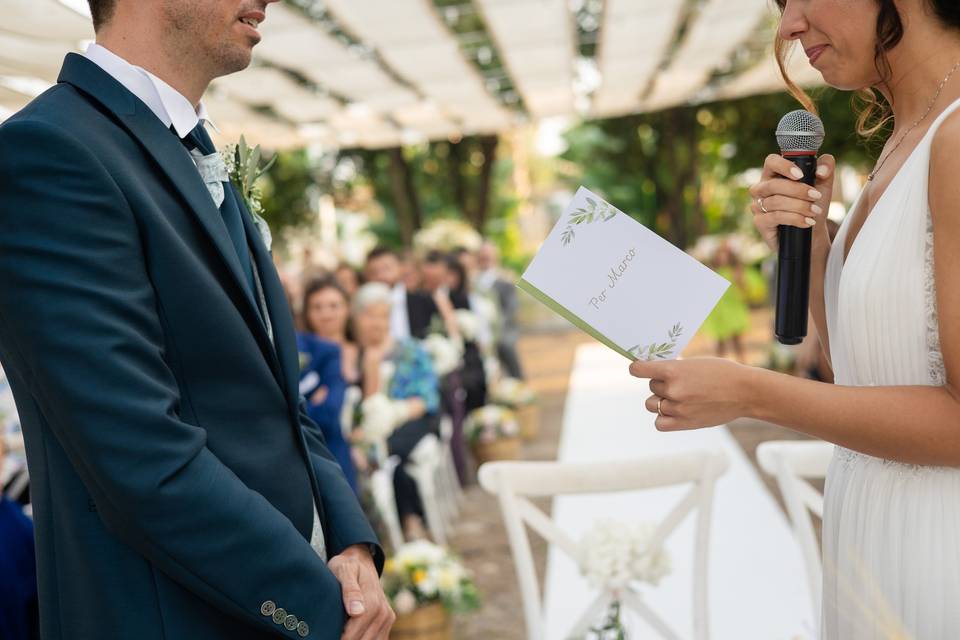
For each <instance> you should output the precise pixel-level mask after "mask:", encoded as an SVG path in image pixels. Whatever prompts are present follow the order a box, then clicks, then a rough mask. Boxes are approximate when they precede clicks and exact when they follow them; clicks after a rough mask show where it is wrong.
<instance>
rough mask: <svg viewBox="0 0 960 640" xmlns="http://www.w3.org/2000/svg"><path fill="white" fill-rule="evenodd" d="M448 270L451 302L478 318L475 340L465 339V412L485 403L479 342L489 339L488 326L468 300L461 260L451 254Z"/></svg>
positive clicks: (484, 383)
mask: <svg viewBox="0 0 960 640" xmlns="http://www.w3.org/2000/svg"><path fill="white" fill-rule="evenodd" d="M447 272H448V273H449V279H448V281H447V282H448V286H449V287H450V301H451V302H452V303H453V306H454V307H456V308H457V309H466V310H468V311H472V312H473V314H474V315H475V316H476V318H477V326H478V330H477V335H476V339H474V340H465V341H464V352H463V373H462V375H461V382H462V384H463V388H464V390H465V391H466V392H467V398H466V401H465V402H466V410H467V413H469V412H471V411H473V410H474V409H479V408H480V407H482V406H484V405H485V404H487V374H486V369H485V368H484V365H483V355H482V353H481V348H480V347H481V345H482V344H483V341H484V340H487V339H489V336H490V327H489V324H487V322H486V319H485V318H484V316H483V315H482V314H481V313H478V311H477V309H475V308H474V306H475V303H474V302H473V301H472V300H471V293H470V285H469V281H468V279H467V270H466V269H465V268H464V266H463V263H462V262H460V261H459V260H457V259H456V257H451V258H450V259H449V260H448V262H447Z"/></svg>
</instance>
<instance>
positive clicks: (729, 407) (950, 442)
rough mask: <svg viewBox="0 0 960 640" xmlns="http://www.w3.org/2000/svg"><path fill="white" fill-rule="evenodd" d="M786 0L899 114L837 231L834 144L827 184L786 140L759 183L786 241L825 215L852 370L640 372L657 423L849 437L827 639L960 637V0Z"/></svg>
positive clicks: (826, 295) (817, 240)
mask: <svg viewBox="0 0 960 640" xmlns="http://www.w3.org/2000/svg"><path fill="white" fill-rule="evenodd" d="M778 4H779V5H780V9H781V11H782V17H781V24H780V29H779V36H780V38H781V39H782V40H783V41H785V42H790V41H797V42H799V44H800V45H801V46H802V47H803V49H804V51H805V52H806V54H807V56H808V57H809V60H810V63H811V64H812V65H813V66H814V67H815V68H816V69H817V70H818V71H820V73H821V74H822V75H823V78H824V80H825V81H826V82H827V83H828V84H830V85H832V86H834V87H837V88H840V89H846V90H856V89H863V88H872V89H873V90H875V91H879V92H880V93H882V94H883V95H884V97H885V98H886V103H887V104H890V105H892V115H893V117H894V120H893V122H894V123H895V126H894V131H893V134H892V135H891V136H890V139H889V142H888V143H887V145H886V146H885V147H884V149H883V151H882V152H881V154H880V156H879V159H878V161H877V164H876V165H875V167H874V170H873V172H872V174H871V179H870V180H869V181H868V182H867V183H866V186H865V187H864V189H863V191H862V192H861V194H860V196H859V197H858V198H857V201H856V204H855V205H854V206H853V207H852V208H851V210H850V213H849V214H848V215H847V218H846V220H844V222H843V225H842V227H841V229H840V232H839V234H838V236H837V237H836V239H835V240H834V241H833V243H832V245H831V242H830V239H829V237H828V234H827V230H826V225H825V224H823V221H824V215H823V213H824V212H823V210H824V209H826V203H829V202H830V197H831V193H832V189H833V172H834V168H835V164H834V160H833V158H832V157H830V156H823V157H821V159H820V166H819V169H818V180H817V185H816V188H815V189H813V190H811V189H810V188H809V187H807V186H806V185H803V184H801V183H799V182H798V181H797V180H796V178H797V176H795V175H792V174H791V169H792V167H793V165H792V164H791V163H790V162H788V161H785V160H784V159H783V158H780V157H779V156H771V157H769V158H767V161H766V163H765V165H764V172H763V177H762V179H761V181H760V182H759V183H758V184H757V185H755V186H754V187H753V189H752V194H753V196H754V197H755V199H756V201H755V203H754V205H753V213H754V222H755V225H756V226H757V228H758V229H759V230H760V232H761V233H762V234H763V236H764V238H765V239H766V240H767V242H768V243H769V244H770V245H771V247H772V248H774V249H775V248H776V242H777V235H776V229H777V225H781V224H783V225H792V226H798V227H810V226H814V234H813V235H814V245H813V265H812V277H811V282H812V284H811V296H810V298H811V311H812V313H813V316H814V320H815V322H816V325H817V329H818V333H819V335H820V337H821V342H822V344H823V347H824V353H825V355H826V356H827V357H828V358H829V360H830V362H831V364H832V366H833V369H834V372H835V377H836V384H834V385H828V384H822V383H817V382H812V381H808V380H800V379H797V378H791V377H788V376H784V375H779V374H775V373H771V372H768V371H763V370H759V369H751V368H748V367H743V366H741V365H737V364H735V363H731V362H727V361H723V360H715V359H703V360H700V359H697V360H685V361H677V362H658V363H639V362H638V363H634V364H633V365H632V366H631V373H632V374H633V375H635V376H637V377H640V378H647V379H650V380H651V382H650V389H651V391H652V392H653V393H654V395H653V396H651V397H650V398H649V399H648V401H647V404H646V406H647V409H648V410H650V411H653V412H659V413H660V414H661V415H660V416H658V417H657V427H658V429H661V430H678V429H692V428H699V427H704V426H710V425H716V424H723V423H726V422H729V421H730V420H732V419H734V418H737V417H740V416H749V417H755V418H759V419H764V420H768V421H770V422H775V423H778V424H781V425H784V426H787V427H790V428H793V429H795V430H797V431H802V432H805V433H808V434H810V435H813V436H816V437H819V438H822V439H824V440H828V441H831V442H834V443H836V444H837V445H838V446H837V449H836V453H835V455H834V458H833V461H832V463H831V465H830V470H829V473H828V477H827V482H826V493H825V506H824V519H823V567H824V589H823V610H822V620H823V623H822V624H823V638H825V639H827V640H867V639H869V640H872V639H877V640H879V639H881V638H882V639H889V638H914V639H916V640H933V639H936V640H947V639H954V638H960V387H958V380H960V2H958V0H778ZM872 25H876V28H875V29H874V28H872ZM794 92H795V94H796V95H798V97H800V98H801V99H802V100H806V97H805V96H803V95H802V93H801V92H799V90H796V89H795V88H794ZM807 103H808V104H809V101H807ZM877 106H878V107H879V105H877ZM880 108H883V107H880ZM829 133H831V132H828V134H829ZM833 133H834V135H846V134H847V132H833ZM828 141H829V138H828ZM827 144H828V145H829V142H828V143H827Z"/></svg>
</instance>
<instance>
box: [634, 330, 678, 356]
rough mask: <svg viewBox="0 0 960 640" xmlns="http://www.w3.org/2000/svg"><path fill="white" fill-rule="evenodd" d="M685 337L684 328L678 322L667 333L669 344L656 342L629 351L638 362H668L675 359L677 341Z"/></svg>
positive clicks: (637, 346)
mask: <svg viewBox="0 0 960 640" xmlns="http://www.w3.org/2000/svg"><path fill="white" fill-rule="evenodd" d="M682 335H683V326H682V325H681V324H680V323H679V322H678V323H677V324H675V325H673V328H671V329H670V331H668V332H667V338H668V341H667V342H661V343H657V342H654V343H652V344H648V345H639V344H638V345H636V346H633V347H630V348H629V349H627V351H629V352H630V353H631V355H633V356H636V358H637V359H638V360H648V361H649V360H666V359H667V358H672V357H673V351H674V349H676V348H677V340H678V339H679V338H680V336H682Z"/></svg>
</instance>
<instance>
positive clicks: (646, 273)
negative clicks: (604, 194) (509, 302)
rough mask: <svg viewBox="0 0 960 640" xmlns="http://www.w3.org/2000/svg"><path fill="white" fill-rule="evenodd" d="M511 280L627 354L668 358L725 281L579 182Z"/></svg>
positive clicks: (721, 290)
mask: <svg viewBox="0 0 960 640" xmlns="http://www.w3.org/2000/svg"><path fill="white" fill-rule="evenodd" d="M518 286H519V287H520V288H521V289H523V290H524V291H526V292H528V293H529V294H530V295H532V296H533V297H535V298H536V299H537V300H539V301H540V302H542V303H543V304H545V305H547V306H548V307H550V308H551V309H552V310H553V311H555V312H556V313H558V314H559V315H561V316H563V317H564V318H566V319H567V320H569V321H570V322H571V323H573V324H574V325H575V326H577V327H579V328H580V329H582V330H583V331H585V332H587V333H588V334H590V335H591V336H593V337H594V338H596V339H597V340H599V341H600V342H602V343H603V344H605V345H607V346H608V347H610V348H611V349H613V350H614V351H616V352H617V353H619V354H621V355H623V356H624V357H627V358H629V359H630V360H638V359H641V360H669V359H673V358H677V357H678V356H679V355H680V354H681V353H682V352H683V349H684V348H685V347H686V346H687V343H689V342H690V339H691V338H692V337H693V335H694V334H695V333H696V332H697V330H698V329H699V328H700V325H701V324H703V321H704V320H705V319H706V317H707V316H708V315H709V314H710V311H711V310H712V309H713V307H714V306H715V305H716V304H717V302H718V301H719V300H720V297H721V296H722V295H723V293H724V292H725V291H726V290H727V287H729V286H730V283H729V282H727V281H726V280H725V279H724V278H722V277H720V276H719V275H717V274H716V273H714V272H713V271H711V270H710V269H708V268H707V267H705V266H704V265H702V264H700V263H699V262H697V260H695V259H694V258H692V257H690V256H689V255H687V254H686V253H684V252H683V251H681V250H679V249H677V248H676V247H674V246H673V245H672V244H670V243H669V242H667V241H666V240H664V239H663V238H661V237H660V236H658V235H657V234H656V233H654V232H653V231H650V230H649V229H647V228H646V227H645V226H643V225H642V224H640V223H639V222H637V221H636V220H634V219H633V218H631V217H630V216H628V215H626V214H625V213H623V212H622V211H619V210H618V209H617V208H615V207H614V206H613V205H611V204H610V203H608V202H606V201H605V200H603V199H602V198H600V197H599V196H597V195H596V194H594V193H592V192H591V191H590V190H589V189H586V188H584V187H580V189H579V190H578V191H577V194H576V196H574V198H573V201H572V202H571V203H570V204H569V205H568V206H567V208H566V210H565V211H564V212H563V215H562V216H561V217H560V220H559V221H558V222H557V225H556V226H555V227H554V228H553V231H551V232H550V235H549V236H547V239H546V240H545V241H544V243H543V246H542V247H541V248H540V251H539V252H538V253H537V255H536V256H535V257H534V258H533V261H532V262H531V263H530V265H529V266H528V267H527V270H526V271H525V272H524V274H523V277H522V278H521V279H520V282H519V284H518Z"/></svg>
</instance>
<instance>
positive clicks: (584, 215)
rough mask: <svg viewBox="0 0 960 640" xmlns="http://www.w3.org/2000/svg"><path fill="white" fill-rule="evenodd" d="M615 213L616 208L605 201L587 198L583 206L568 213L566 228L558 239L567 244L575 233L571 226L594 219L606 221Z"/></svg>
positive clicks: (572, 239) (594, 220) (587, 222)
mask: <svg viewBox="0 0 960 640" xmlns="http://www.w3.org/2000/svg"><path fill="white" fill-rule="evenodd" d="M616 215H617V210H616V209H614V208H613V207H612V206H610V205H609V204H607V203H606V202H599V203H598V202H597V201H596V200H594V199H593V198H587V204H586V206H585V207H580V208H579V209H577V210H575V211H574V212H573V213H571V214H570V219H569V220H568V222H567V228H566V229H564V230H563V233H561V234H560V240H561V242H562V243H563V246H567V245H568V244H570V243H571V242H573V241H574V239H575V237H576V234H575V233H574V230H573V228H574V227H576V226H579V225H582V224H592V223H593V222H596V221H598V220H599V221H602V222H607V221H608V220H611V219H612V218H613V217H614V216H616Z"/></svg>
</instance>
